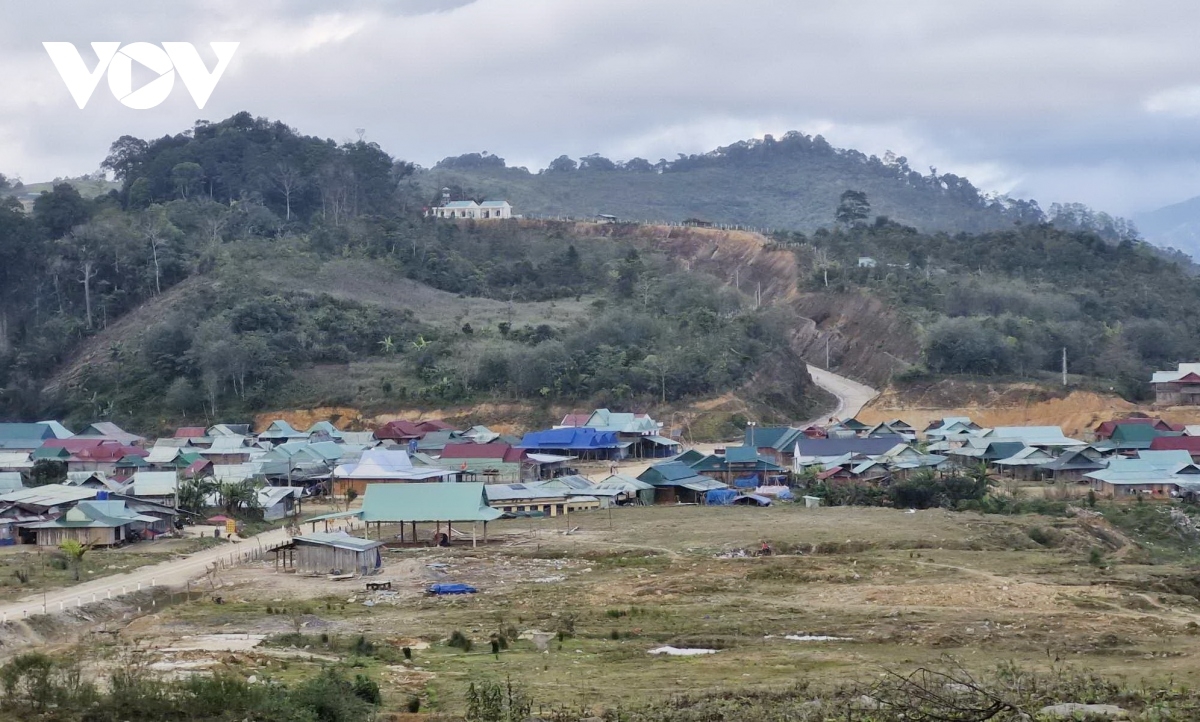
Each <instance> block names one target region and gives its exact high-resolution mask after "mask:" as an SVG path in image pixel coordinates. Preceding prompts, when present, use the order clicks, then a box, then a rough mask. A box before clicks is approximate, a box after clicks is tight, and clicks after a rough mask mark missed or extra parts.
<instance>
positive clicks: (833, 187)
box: [414, 131, 1136, 241]
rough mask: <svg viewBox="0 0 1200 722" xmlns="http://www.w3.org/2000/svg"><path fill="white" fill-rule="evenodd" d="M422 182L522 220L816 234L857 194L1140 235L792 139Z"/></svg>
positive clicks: (917, 207) (469, 162)
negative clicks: (503, 203) (693, 223)
mask: <svg viewBox="0 0 1200 722" xmlns="http://www.w3.org/2000/svg"><path fill="white" fill-rule="evenodd" d="M414 177H415V179H416V180H417V181H418V182H419V183H420V184H421V186H422V188H423V190H424V191H425V192H426V194H427V195H428V197H430V198H433V197H435V194H436V192H437V191H438V190H439V189H440V188H442V187H443V186H445V187H449V188H451V189H452V191H453V193H454V195H455V198H456V199H458V198H485V197H486V198H504V199H507V200H508V201H509V202H510V203H512V204H513V205H514V207H515V208H516V212H518V213H525V214H530V215H542V216H545V215H549V216H572V217H575V218H590V217H593V216H595V215H597V214H608V215H615V216H618V217H619V218H622V219H627V220H640V221H675V222H677V221H682V220H685V219H689V218H696V219H700V220H703V221H709V222H712V223H722V224H738V225H746V226H751V227H755V228H767V229H783V230H789V231H805V232H811V231H814V230H816V229H818V228H822V227H829V226H831V225H833V224H834V221H835V217H834V210H835V209H836V208H837V206H838V201H839V198H840V196H841V194H842V193H843V192H844V191H846V190H847V189H854V190H857V191H860V192H863V193H865V194H866V196H867V197H868V198H869V199H870V205H871V213H872V214H873V215H883V216H887V217H888V218H890V219H891V220H893V221H896V222H898V223H902V224H904V225H907V226H912V227H914V228H917V229H919V230H923V231H948V232H970V233H975V232H982V231H989V230H998V229H1003V228H1009V227H1011V226H1012V225H1013V224H1014V223H1017V222H1020V223H1038V222H1043V221H1053V222H1055V223H1056V225H1059V226H1061V227H1064V228H1068V229H1072V230H1077V229H1086V230H1092V231H1095V232H1096V233H1098V234H1100V235H1102V236H1104V237H1105V238H1107V239H1108V240H1111V241H1119V240H1121V239H1123V238H1132V237H1135V236H1136V230H1135V229H1134V228H1133V227H1132V225H1131V224H1129V223H1128V222H1127V221H1124V220H1122V219H1119V218H1112V217H1110V216H1108V215H1107V214H1104V213H1096V212H1093V211H1091V210H1090V209H1088V208H1086V207H1084V206H1082V205H1080V204H1063V205H1059V204H1055V205H1052V206H1051V207H1050V208H1048V209H1045V210H1043V209H1042V208H1040V207H1039V206H1038V204H1037V202H1036V201H1029V200H1018V199H1012V198H1007V197H994V196H989V195H986V194H984V193H982V192H981V191H980V190H979V189H977V188H976V187H975V186H973V185H972V184H971V182H970V181H969V180H968V179H966V178H963V177H961V176H957V175H954V174H952V173H939V172H938V171H937V169H935V168H930V169H929V172H928V173H926V174H923V173H921V172H919V171H917V170H915V169H913V168H911V167H909V164H908V161H907V159H906V158H904V157H902V156H900V157H898V156H895V155H893V154H891V153H888V154H886V155H885V157H883V158H878V157H876V156H867V155H865V154H863V153H861V152H859V151H856V150H846V149H840V148H834V147H833V146H831V145H830V144H829V143H828V142H827V141H826V140H825V139H824V138H822V137H821V136H819V135H817V136H808V135H805V134H803V133H799V132H795V131H793V132H789V133H787V134H786V135H784V136H782V137H781V138H778V139H776V138H772V137H771V136H766V137H765V138H764V139H762V140H748V141H742V142H739V143H734V144H732V145H729V146H726V147H723V148H718V149H716V150H714V151H711V152H709V153H704V154H700V155H690V156H685V155H680V156H679V158H678V159H676V160H673V161H668V160H659V161H658V162H657V163H651V162H650V161H647V160H645V159H642V158H633V159H631V160H627V161H614V160H611V159H609V158H605V157H602V156H598V155H591V156H586V157H584V158H580V159H578V160H575V159H572V158H569V157H567V156H561V157H559V158H558V159H556V160H555V161H553V162H552V163H550V165H549V166H548V167H547V168H546V169H544V170H541V171H537V172H530V171H528V170H526V169H525V168H511V167H508V166H507V165H506V164H505V161H504V159H502V158H500V157H498V156H495V155H488V154H481V153H472V154H468V155H462V156H457V157H451V158H446V159H444V160H443V161H441V162H440V163H438V164H437V165H436V166H435V167H434V168H432V169H430V170H420V171H418V172H417V173H416V175H415V176H414Z"/></svg>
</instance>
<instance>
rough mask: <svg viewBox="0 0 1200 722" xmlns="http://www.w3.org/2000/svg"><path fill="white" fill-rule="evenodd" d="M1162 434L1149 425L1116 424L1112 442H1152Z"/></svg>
mask: <svg viewBox="0 0 1200 722" xmlns="http://www.w3.org/2000/svg"><path fill="white" fill-rule="evenodd" d="M1162 435H1163V433H1162V432H1161V431H1159V430H1158V429H1156V428H1154V427H1153V426H1151V425H1150V424H1117V427H1116V428H1115V429H1113V433H1112V440H1113V441H1114V442H1116V443H1118V444H1120V443H1122V442H1131V441H1132V442H1137V441H1153V440H1154V439H1157V438H1158V437H1160V436H1162Z"/></svg>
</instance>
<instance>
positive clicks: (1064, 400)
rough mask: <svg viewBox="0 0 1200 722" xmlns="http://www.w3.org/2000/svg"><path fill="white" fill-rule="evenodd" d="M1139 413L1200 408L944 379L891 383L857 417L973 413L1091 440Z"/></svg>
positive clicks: (1186, 420) (1197, 417)
mask: <svg viewBox="0 0 1200 722" xmlns="http://www.w3.org/2000/svg"><path fill="white" fill-rule="evenodd" d="M1135 412H1141V413H1144V414H1148V415H1150V416H1157V417H1161V418H1164V419H1166V420H1167V421H1170V422H1172V423H1179V424H1197V423H1200V408H1171V409H1157V408H1154V407H1153V406H1150V405H1138V404H1133V403H1130V402H1128V401H1126V400H1124V399H1122V398H1120V397H1119V396H1116V395H1113V394H1101V393H1097V392H1094V391H1070V390H1065V389H1062V388H1054V387H1050V386H1042V385H1038V384H1031V383H1017V384H1012V383H1009V384H1004V383H985V382H972V381H961V380H956V379H946V380H942V381H937V382H933V383H929V384H921V385H913V386H906V387H901V388H897V387H894V386H893V387H890V388H888V389H886V390H885V391H884V392H883V393H881V394H880V395H879V397H878V398H877V399H875V400H874V401H873V402H872V403H870V404H868V405H867V407H866V408H865V409H863V410H862V412H861V413H860V414H859V415H858V418H859V420H861V421H863V422H864V423H877V422H880V421H887V420H889V419H895V418H901V419H904V420H905V421H907V422H908V423H910V424H912V425H913V426H915V427H917V428H923V427H924V426H925V425H926V424H928V423H929V422H930V421H932V420H934V419H940V418H943V417H946V416H969V417H970V418H971V420H972V421H974V422H975V423H977V424H979V425H981V426H984V427H993V426H1024V425H1030V426H1061V427H1062V429H1063V432H1064V433H1065V434H1067V435H1068V436H1071V437H1073V438H1088V434H1089V433H1090V432H1091V431H1092V430H1093V429H1095V428H1096V427H1097V426H1099V425H1100V423H1101V422H1104V421H1109V420H1112V419H1117V418H1121V417H1124V416H1128V415H1129V414H1132V413H1135Z"/></svg>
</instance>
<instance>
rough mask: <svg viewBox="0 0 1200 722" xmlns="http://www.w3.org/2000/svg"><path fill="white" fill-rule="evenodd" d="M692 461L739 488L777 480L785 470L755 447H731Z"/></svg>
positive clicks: (698, 469)
mask: <svg viewBox="0 0 1200 722" xmlns="http://www.w3.org/2000/svg"><path fill="white" fill-rule="evenodd" d="M717 451H718V453H716V454H710V455H708V456H705V457H702V458H700V459H697V460H695V461H694V462H692V463H689V464H688V466H690V467H692V470H693V471H695V472H696V473H698V474H704V475H705V476H711V477H712V478H714V479H717V480H718V481H723V482H725V483H726V484H729V485H731V486H734V487H737V488H739V489H755V488H758V487H759V486H763V485H765V484H767V483H768V481H775V480H778V479H779V478H780V477H782V476H784V475H785V474H786V471H785V469H784V468H783V467H782V466H780V465H779V464H776V463H775V462H773V461H771V460H770V459H769V458H767V457H765V456H763V455H761V454H759V453H758V449H756V448H754V447H752V446H728V447H725V449H724V450H721V449H718V450H717Z"/></svg>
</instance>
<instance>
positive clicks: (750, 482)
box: [733, 475, 758, 489]
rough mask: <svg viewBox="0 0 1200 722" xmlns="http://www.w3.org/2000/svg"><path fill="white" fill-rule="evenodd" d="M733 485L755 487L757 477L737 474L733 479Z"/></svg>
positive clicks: (740, 487) (744, 487)
mask: <svg viewBox="0 0 1200 722" xmlns="http://www.w3.org/2000/svg"><path fill="white" fill-rule="evenodd" d="M733 485H734V486H735V487H737V488H739V489H757V488H758V477H756V476H753V475H751V476H739V477H738V478H736V479H734V480H733Z"/></svg>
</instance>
